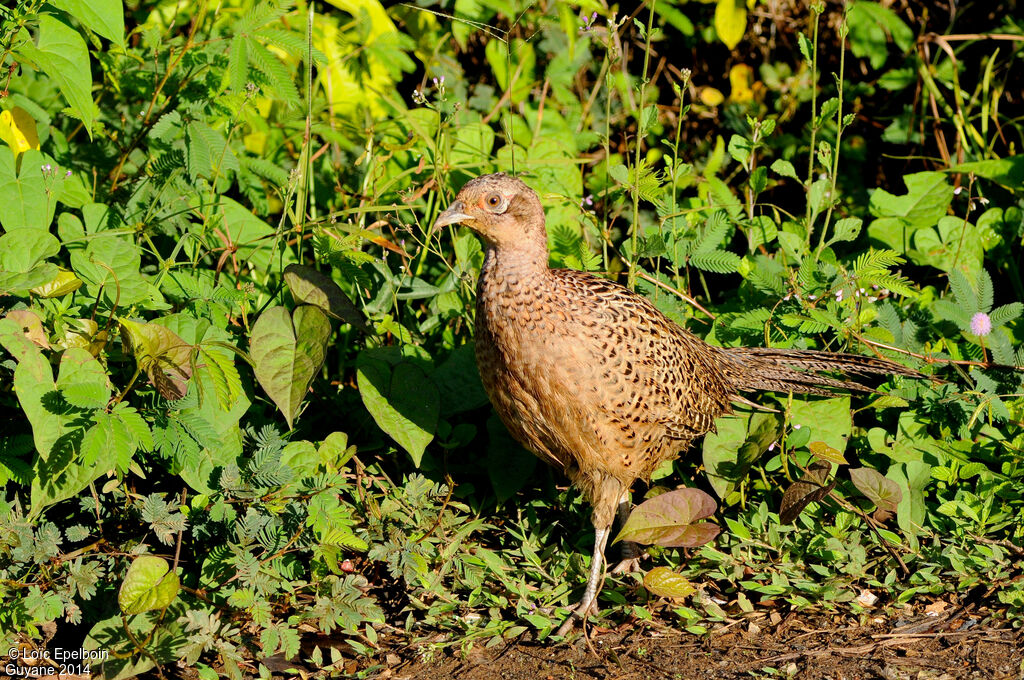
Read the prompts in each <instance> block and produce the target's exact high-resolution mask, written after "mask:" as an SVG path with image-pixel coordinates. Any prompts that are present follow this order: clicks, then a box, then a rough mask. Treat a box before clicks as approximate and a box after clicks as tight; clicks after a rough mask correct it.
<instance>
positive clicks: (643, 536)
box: [612, 488, 720, 548]
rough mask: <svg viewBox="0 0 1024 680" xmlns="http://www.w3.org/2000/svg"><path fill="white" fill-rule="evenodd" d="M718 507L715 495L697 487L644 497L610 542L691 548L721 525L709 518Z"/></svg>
mask: <svg viewBox="0 0 1024 680" xmlns="http://www.w3.org/2000/svg"><path fill="white" fill-rule="evenodd" d="M717 508H718V506H717V504H716V503H715V501H714V499H713V498H711V496H709V495H708V494H706V493H704V492H703V491H701V490H700V489H692V488H686V489H676V490H675V491H669V492H667V493H663V494H660V495H658V496H655V497H654V498H651V499H649V500H646V501H644V502H643V503H641V504H640V505H638V506H637V507H636V508H634V509H633V512H631V513H630V515H629V518H628V519H627V520H626V523H625V524H624V525H623V527H622V529H621V530H620V531H619V535H618V536H616V537H615V540H614V541H612V542H613V543H618V542H619V541H632V542H633V543H642V544H644V545H661V546H665V547H670V548H693V547H696V546H698V545H704V544H705V543H708V542H709V541H711V540H712V539H714V537H715V536H717V535H718V532H719V531H720V529H719V528H718V527H717V526H716V525H714V524H711V523H710V522H700V523H698V524H694V522H695V521H696V520H699V519H704V518H705V517H710V516H711V515H713V514H714V512H715V510H716V509H717Z"/></svg>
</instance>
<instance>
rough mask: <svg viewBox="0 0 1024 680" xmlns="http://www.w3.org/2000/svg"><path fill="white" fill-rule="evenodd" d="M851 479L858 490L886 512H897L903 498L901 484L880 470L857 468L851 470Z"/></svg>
mask: <svg viewBox="0 0 1024 680" xmlns="http://www.w3.org/2000/svg"><path fill="white" fill-rule="evenodd" d="M850 479H851V480H852V481H853V485H854V486H855V487H857V490H858V491H860V492H861V493H862V494H864V495H865V496H867V498H868V500H869V501H871V502H872V503H874V504H875V505H876V506H878V509H879V510H882V511H885V512H896V506H897V505H899V503H900V501H901V500H903V491H901V490H900V485H899V484H897V483H896V482H894V481H892V480H891V479H889V478H888V477H885V476H884V475H883V474H882V473H881V472H879V471H878V470H872V469H871V468H866V467H862V468H855V469H853V470H850Z"/></svg>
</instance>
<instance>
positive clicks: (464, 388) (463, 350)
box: [430, 344, 487, 418]
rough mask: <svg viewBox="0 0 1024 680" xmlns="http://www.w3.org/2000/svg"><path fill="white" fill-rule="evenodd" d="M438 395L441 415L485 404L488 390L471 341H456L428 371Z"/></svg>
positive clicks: (460, 411)
mask: <svg viewBox="0 0 1024 680" xmlns="http://www.w3.org/2000/svg"><path fill="white" fill-rule="evenodd" d="M430 379H431V380H433V381H434V384H435V385H437V390H438V393H439V395H440V399H441V416H442V417H445V418H447V417H448V416H451V415H454V414H456V413H462V412H464V411H470V410H472V409H475V408H480V407H481V406H484V405H485V404H487V392H485V391H484V386H483V383H481V382H480V373H479V371H478V370H477V368H476V358H475V356H474V350H473V345H472V344H465V345H459V346H458V347H456V348H455V349H453V350H452V352H451V354H449V355H448V358H447V359H446V360H445V361H444V363H442V364H441V365H440V366H438V367H437V369H436V370H435V371H434V372H433V373H432V374H431V376H430Z"/></svg>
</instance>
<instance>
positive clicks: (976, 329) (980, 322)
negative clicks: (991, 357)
mask: <svg viewBox="0 0 1024 680" xmlns="http://www.w3.org/2000/svg"><path fill="white" fill-rule="evenodd" d="M971 332H972V333H974V334H975V335H977V336H979V337H984V336H986V335H988V334H989V333H991V332H992V319H990V318H988V314H986V313H985V312H978V313H977V314H975V315H974V316H972V317H971Z"/></svg>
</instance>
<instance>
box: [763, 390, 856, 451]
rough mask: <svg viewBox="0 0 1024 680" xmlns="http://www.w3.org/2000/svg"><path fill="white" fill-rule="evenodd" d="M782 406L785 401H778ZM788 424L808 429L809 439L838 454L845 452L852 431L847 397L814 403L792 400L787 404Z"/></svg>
mask: <svg viewBox="0 0 1024 680" xmlns="http://www.w3.org/2000/svg"><path fill="white" fill-rule="evenodd" d="M780 402H781V403H782V404H783V406H786V405H787V404H786V400H785V399H780ZM788 406H789V414H790V422H791V423H792V424H793V427H794V428H796V426H797V425H799V426H800V428H808V429H809V432H810V439H811V440H813V441H820V442H822V443H824V444H826V445H827V446H830V447H832V448H833V449H835V450H836V451H838V452H839V453H840V454H842V452H843V451H845V450H846V440H847V439H848V438H849V436H850V432H851V430H852V429H853V416H852V415H851V413H850V398H849V397H834V398H830V399H816V400H814V401H810V400H808V401H798V400H795V399H794V400H793V401H792V403H790V404H788Z"/></svg>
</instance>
